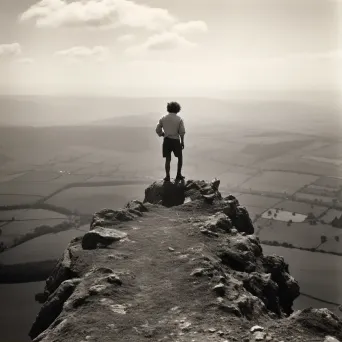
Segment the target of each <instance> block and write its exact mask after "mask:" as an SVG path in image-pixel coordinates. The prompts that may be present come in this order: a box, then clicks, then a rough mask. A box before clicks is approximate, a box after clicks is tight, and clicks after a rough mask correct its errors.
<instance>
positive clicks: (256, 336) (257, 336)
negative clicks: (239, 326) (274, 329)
mask: <svg viewBox="0 0 342 342" xmlns="http://www.w3.org/2000/svg"><path fill="white" fill-rule="evenodd" d="M265 337H266V334H265V333H264V332H263V331H256V332H255V334H254V340H255V341H263V340H264V339H265Z"/></svg>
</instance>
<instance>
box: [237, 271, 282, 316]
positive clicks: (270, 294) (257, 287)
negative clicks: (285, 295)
mask: <svg viewBox="0 0 342 342" xmlns="http://www.w3.org/2000/svg"><path fill="white" fill-rule="evenodd" d="M244 287H245V288H246V290H247V291H249V292H250V293H252V294H253V295H254V296H257V297H259V298H260V299H261V300H262V301H263V302H264V304H265V305H266V307H267V308H268V309H269V310H271V311H272V312H274V313H275V314H277V315H278V316H279V317H281V314H282V312H281V307H280V304H279V288H278V285H277V284H276V283H275V282H274V281H273V280H272V279H271V274H269V273H268V274H262V273H257V272H253V273H251V274H249V275H248V276H247V278H246V279H245V280H244Z"/></svg>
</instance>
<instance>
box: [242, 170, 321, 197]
mask: <svg viewBox="0 0 342 342" xmlns="http://www.w3.org/2000/svg"><path fill="white" fill-rule="evenodd" d="M316 179H318V177H316V176H310V175H302V174H297V173H291V172H279V171H265V172H263V173H262V174H261V175H259V176H255V177H253V178H252V179H250V180H248V181H246V182H245V183H244V184H243V185H241V188H242V189H245V190H248V189H252V190H254V191H260V192H262V191H266V192H275V193H284V192H286V193H287V194H289V195H291V194H293V193H295V192H296V191H298V190H299V189H300V188H302V187H303V186H305V185H308V184H310V183H312V182H314V181H315V180H316Z"/></svg>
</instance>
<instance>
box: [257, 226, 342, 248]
mask: <svg viewBox="0 0 342 342" xmlns="http://www.w3.org/2000/svg"><path fill="white" fill-rule="evenodd" d="M258 225H259V226H261V227H262V229H261V230H260V231H259V238H260V239H261V240H268V241H278V242H287V243H290V244H292V245H293V246H296V247H302V248H316V247H317V246H319V245H320V244H321V236H322V235H324V236H326V237H328V238H333V237H334V236H338V235H340V234H341V233H342V229H338V228H333V227H331V226H328V225H322V224H317V225H310V224H309V223H306V222H305V223H292V224H291V225H290V226H288V225H287V223H286V222H281V221H276V220H273V221H270V222H269V224H267V223H264V222H260V221H259V220H258ZM323 246H324V245H323ZM339 253H342V242H341V243H340V251H339Z"/></svg>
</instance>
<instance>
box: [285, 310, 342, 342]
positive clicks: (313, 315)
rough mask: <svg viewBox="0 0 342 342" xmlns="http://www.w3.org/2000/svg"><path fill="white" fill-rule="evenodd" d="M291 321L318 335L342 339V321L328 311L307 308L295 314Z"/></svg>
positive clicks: (290, 318)
mask: <svg viewBox="0 0 342 342" xmlns="http://www.w3.org/2000/svg"><path fill="white" fill-rule="evenodd" d="M289 320H291V321H296V322H298V323H300V324H301V325H302V326H304V327H305V328H309V329H311V330H313V331H316V332H318V333H324V334H326V335H327V334H329V335H333V336H334V337H337V338H339V339H341V338H342V321H341V319H339V318H338V317H337V316H336V315H335V314H334V313H332V312H331V311H330V310H328V309H325V308H324V309H313V308H307V309H304V310H299V311H296V312H294V313H293V314H292V315H291V316H290V317H289Z"/></svg>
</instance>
